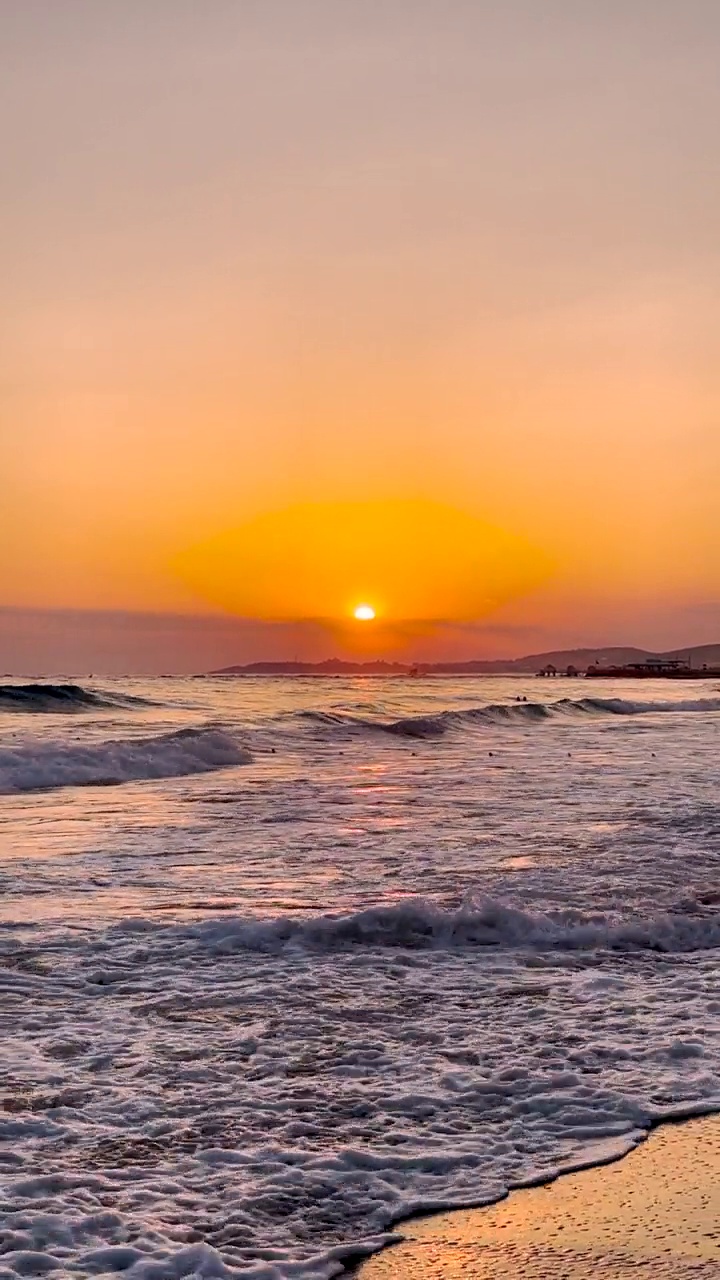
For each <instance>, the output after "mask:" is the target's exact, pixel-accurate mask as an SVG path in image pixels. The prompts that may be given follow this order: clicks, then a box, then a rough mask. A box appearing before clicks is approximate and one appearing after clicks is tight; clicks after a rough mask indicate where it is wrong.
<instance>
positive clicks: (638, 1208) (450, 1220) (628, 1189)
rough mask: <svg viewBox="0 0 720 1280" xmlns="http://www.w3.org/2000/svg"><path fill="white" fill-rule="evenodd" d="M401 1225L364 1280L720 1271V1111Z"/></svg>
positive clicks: (616, 1279) (676, 1276)
mask: <svg viewBox="0 0 720 1280" xmlns="http://www.w3.org/2000/svg"><path fill="white" fill-rule="evenodd" d="M401 1230H402V1232H403V1235H404V1236H405V1241H404V1242H403V1243H402V1244H399V1245H395V1246H392V1247H391V1248H388V1249H386V1250H385V1251H384V1252H383V1253H380V1254H376V1255H375V1257H373V1258H370V1259H368V1261H367V1262H366V1263H365V1264H364V1265H363V1266H362V1267H361V1268H360V1270H359V1272H358V1280H498V1277H503V1280H590V1278H591V1277H592V1280H649V1278H650V1277H652V1280H690V1278H691V1277H692V1280H710V1277H712V1278H713V1280H718V1278H719V1277H720V1118H716V1117H712V1118H710V1119H702V1120H691V1121H688V1122H687V1123H685V1124H677V1125H663V1126H662V1127H661V1128H659V1129H656V1130H655V1131H654V1132H653V1133H652V1134H651V1135H650V1137H649V1138H648V1139H647V1141H646V1142H644V1143H643V1144H642V1145H641V1146H640V1147H638V1148H636V1150H634V1151H632V1152H631V1153H630V1155H628V1156H626V1157H625V1158H624V1159H623V1160H620V1161H618V1162H617V1163H615V1164H611V1165H604V1166H602V1167H600V1168H595V1169H588V1170H585V1171H583V1172H582V1173H573V1174H568V1175H567V1176H565V1177H562V1178H558V1179H557V1181H556V1182H553V1183H551V1184H549V1185H547V1186H544V1187H535V1188H532V1189H529V1190H524V1191H515V1192H513V1193H512V1194H511V1195H510V1196H509V1197H508V1198H507V1199H506V1200H503V1201H501V1202H500V1203H499V1204H496V1205H491V1206H490V1207H488V1208H486V1209H467V1210H453V1211H452V1212H450V1213H443V1214H437V1215H433V1216H431V1217H426V1218H418V1219H413V1220H411V1221H409V1222H407V1223H405V1224H404V1225H403V1226H402V1228H401Z"/></svg>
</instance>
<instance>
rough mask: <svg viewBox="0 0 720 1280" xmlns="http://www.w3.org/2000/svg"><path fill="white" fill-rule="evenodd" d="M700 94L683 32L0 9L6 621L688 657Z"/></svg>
mask: <svg viewBox="0 0 720 1280" xmlns="http://www.w3.org/2000/svg"><path fill="white" fill-rule="evenodd" d="M719 58H720V9H718V7H717V5H715V4H712V3H710V2H709V0H708V2H707V3H705V2H703V0H686V3H685V4H684V5H682V6H680V5H678V4H676V3H674V0H673V2H672V3H671V2H670V0H668V2H667V3H664V2H663V0H653V2H652V3H651V2H650V0H647V3H646V2H645V0H622V3H621V2H620V0H603V3H600V2H599V0H598V2H597V3H594V2H592V0H579V2H578V3H577V4H575V5H572V6H570V5H568V4H567V2H566V0H562V2H561V0H545V2H544V3H543V4H542V5H539V4H537V3H536V2H535V0H508V3H507V4H503V5H498V4H496V3H490V2H489V0H488V3H485V2H484V0H445V2H444V3H440V0H437V2H435V0H432V2H429V0H414V2H413V3H410V0H406V2H405V3H398V2H397V0H387V2H386V3H383V4H380V3H378V4H375V3H368V4H366V5H365V4H364V5H357V4H354V3H350V2H349V0H348V3H345V2H343V0H264V2H263V3H262V4H259V3H258V4H255V3H247V4H245V3H242V4H240V3H236V2H234V0H215V2H214V3H213V4H209V5H203V6H200V5H197V4H193V3H190V2H189V0H154V3H153V4H152V5H144V4H135V3H127V0H103V2H102V3H101V4H91V3H88V2H87V0H64V2H63V4H62V5H58V4H56V3H54V0H23V3H22V4H21V3H19V2H18V3H17V4H14V5H13V4H9V5H5V6H3V8H2V13H0V64H1V65H0V73H1V74H2V81H3V85H4V94H5V110H4V112H3V113H2V123H1V124H0V133H1V134H2V137H1V138H0V141H1V142H2V150H3V156H4V157H5V159H4V163H3V175H2V184H3V192H2V210H3V213H2V218H3V235H2V237H1V238H0V273H1V278H2V281H3V288H2V294H1V296H0V386H1V387H2V408H1V416H0V468H1V473H2V474H1V478H0V484H1V486H2V488H1V490H0V522H1V525H0V533H1V534H2V538H1V540H0V604H2V605H9V606H17V607H31V608H48V607H49V608H58V609H82V610H103V609H121V610H129V611H138V612H142V611H152V612H154V613H158V612H160V613H162V612H163V611H167V612H168V613H184V614H203V613H207V612H208V611H211V610H216V611H222V610H229V611H230V612H234V613H236V614H239V615H241V616H250V617H256V618H263V619H266V620H270V621H276V620H277V619H284V620H285V621H287V620H290V621H292V620H293V619H300V620H306V621H307V620H309V621H310V622H317V621H318V620H319V621H320V623H321V624H322V626H325V624H327V628H326V632H325V633H324V635H325V638H324V639H323V640H322V642H318V646H319V647H318V656H324V655H325V651H326V650H327V648H328V646H330V648H332V643H333V636H334V634H335V633H334V631H333V627H336V628H337V626H340V624H342V626H343V627H344V625H345V622H344V620H345V618H346V617H347V616H348V613H349V612H351V607H352V604H353V602H355V603H357V600H356V595H357V593H358V592H361V593H362V595H363V596H367V597H368V599H371V598H372V599H371V603H373V604H375V603H377V604H378V605H379V606H381V612H382V613H383V614H384V615H385V617H386V620H387V619H392V620H393V626H394V628H395V632H394V634H393V635H390V633H389V632H388V631H387V628H386V631H385V632H384V633H382V640H381V630H380V629H379V628H378V629H377V630H376V632H375V633H374V634H375V635H376V637H377V643H378V645H379V646H380V647H381V648H382V647H390V648H392V649H393V652H394V651H395V650H396V649H397V647H398V645H400V646H401V647H402V645H403V644H405V648H406V649H408V652H409V651H410V649H412V648H413V646H414V647H415V648H417V646H418V644H420V643H421V642H420V641H419V640H418V637H417V633H416V632H415V631H413V629H412V626H410V631H408V630H407V628H405V629H404V630H403V626H404V624H405V623H407V624H413V625H414V624H415V623H416V622H418V621H422V622H423V628H424V629H423V632H422V635H423V639H422V645H426V647H427V646H429V647H430V648H432V651H433V653H434V654H435V655H436V656H439V655H437V650H438V645H439V647H440V650H441V651H443V652H447V653H448V655H450V654H452V656H458V655H459V654H460V655H461V656H472V655H473V654H474V653H476V652H478V653H479V652H482V653H488V652H498V651H500V652H502V651H505V649H507V648H508V645H509V640H508V636H509V635H510V634H511V633H512V634H514V635H516V636H517V637H522V635H523V634H524V633H525V632H527V633H528V634H529V633H530V632H532V633H533V634H538V635H539V634H542V635H543V636H545V638H546V640H547V641H548V645H549V644H550V643H552V640H553V637H554V636H556V637H557V638H558V640H560V639H562V642H568V641H570V642H571V641H572V639H573V636H576V638H577V640H578V642H584V641H585V640H587V639H588V636H587V628H588V626H590V625H591V626H592V628H594V631H593V635H594V638H595V640H597V642H601V641H603V640H604V639H605V638H608V639H611V638H614V639H619V638H622V639H626V640H627V641H628V642H638V643H643V644H647V645H653V644H658V645H660V643H661V642H662V640H663V638H667V636H668V635H669V634H670V632H671V631H672V626H673V619H677V618H682V619H685V620H687V624H686V627H685V630H686V638H687V641H688V642H692V641H693V640H695V639H698V640H701V639H708V638H710V637H709V636H708V635H707V634H706V631H707V626H708V625H709V624H708V619H710V620H711V622H712V620H713V619H715V618H717V622H718V625H717V632H718V638H720V607H718V602H720V536H718V533H717V523H718V521H717V510H718V506H720V504H719V503H718V493H719V491H720V424H719V413H720V358H719V357H720V269H719V262H720V255H719V253H718V241H717V227H718V225H719V216H720V209H719V208H718V205H719V199H718V197H719V194H720V189H719V181H720V180H719V178H718V168H717V163H716V149H717V120H718V119H720V78H718V76H717V66H718V60H719ZM357 504H365V506H364V507H363V510H364V513H365V514H364V516H363V518H362V520H361V521H360V523H359V524H358V525H357V528H358V529H359V528H361V527H362V529H363V531H364V532H363V533H362V535H358V537H359V538H360V542H361V550H362V547H364V548H365V551H367V546H368V545H372V546H375V547H377V546H378V545H380V544H381V543H382V542H383V540H384V541H385V542H387V543H388V544H389V546H388V551H389V554H388V558H387V560H383V567H382V570H381V568H380V567H378V569H377V573H376V577H375V578H374V579H373V577H372V564H373V563H375V564H376V565H377V566H380V559H382V557H381V558H380V559H379V558H378V556H377V555H376V556H375V560H374V561H372V557H370V558H368V556H367V555H366V556H365V560H364V561H363V560H362V556H363V555H364V554H365V551H362V554H361V552H357V554H356V552H355V551H354V550H353V549H352V546H351V545H350V543H349V542H348V537H350V534H349V533H348V528H349V526H348V524H347V519H349V517H348V515H347V513H348V512H351V511H355V512H356V513H357V511H358V510H359V509H360V508H358V506H357ZM408 504H409V506H408ZM413 504H415V505H414V506H413ZM410 507H413V510H414V511H415V513H416V516H417V513H418V512H425V516H423V517H422V520H424V522H425V523H424V530H425V531H424V533H423V534H422V536H421V534H420V533H419V532H418V528H419V527H418V526H413V529H411V530H410V533H409V532H408V526H407V521H405V525H403V521H404V520H405V517H404V516H402V514H400V515H398V513H402V512H403V511H405V512H407V511H408V510H409V509H410ZM333 511H334V513H335V514H334V515H333ZM440 511H442V512H444V513H445V515H442V516H439V515H438V512H440ZM298 512H301V513H302V512H304V513H305V516H304V517H303V516H301V515H300V516H299V515H298ZM342 512H345V516H343V515H342ZM373 512H374V513H375V514H374V515H373ZM393 512H394V514H392V513H393ZM293 513H294V514H293ZM338 513H340V514H338ZM383 513H384V514H383ZM448 513H451V514H448ZM346 517H347V518H346ZM353 518H354V517H353ZM413 518H415V517H413ZM302 519H305V520H306V525H305V534H304V533H303V529H302V527H301V523H298V521H299V520H300V521H302ZM257 521H261V522H262V521H270V524H269V526H268V525H267V524H265V525H263V524H262V523H261V525H260V526H259V527H261V528H263V529H265V531H266V532H267V531H268V529H269V534H268V542H267V545H266V549H265V552H264V553H263V557H262V558H261V560H260V561H258V558H257V556H255V559H254V561H253V564H254V568H253V567H252V565H251V563H250V561H251V559H252V557H250V559H248V556H249V552H248V537H249V536H250V534H249V532H248V530H250V531H252V529H255V530H256V531H257V528H258V525H257V523H255V524H253V522H257ZM333 521H335V524H333ZM438 522H439V523H438ZM351 523H352V521H351ZM403 530H404V532H403ZM413 530H414V531H413ZM463 530H464V531H465V532H463ZM343 531H344V532H343ZM411 534H412V536H410V535H411ZM436 534H437V537H435V535H436ZM403 539H405V541H404V542H403ZM408 539H410V540H409V541H408ZM431 545H432V547H433V548H434V551H433V552H432V554H431V552H430V550H429V548H430V546H431ZM403 546H404V547H405V552H404V553H403V554H404V557H405V558H404V560H403V556H402V555H401V554H400V548H401V547H403ZM409 546H412V548H413V554H411V553H410V552H409V551H408V550H407V548H408V547H409ZM501 546H502V548H503V550H499V548H500V547H501ZM420 549H422V557H421V558H420V560H419V561H418V555H416V554H415V552H418V554H419V550H420ZM301 550H302V554H303V556H304V558H303V562H302V573H301V574H300V575H299V574H298V569H297V563H298V555H299V554H300V551H301ZM223 557H224V559H223ZM361 561H362V573H361V571H360V567H359V566H360V562H361ZM491 561H492V564H491ZM345 564H347V565H348V581H347V584H346V588H347V589H346V591H345V584H344V582H343V566H344V565H345ZM389 564H392V565H394V566H395V567H394V568H393V569H392V571H390V569H389V568H388V565H389ZM403 565H405V566H406V567H407V572H404V570H403ZM419 565H422V566H424V570H423V569H422V568H420V567H419ZM353 566H354V567H353ZM253 575H254V577H253ZM353 575H355V578H358V580H357V581H356V580H355V578H354V576H353ZM368 575H369V576H368ZM360 577H361V578H362V581H360V580H359V578H360ZM410 579H411V580H412V581H409V580H410ZM323 584H324V585H323ZM328 584H330V585H328ZM375 597H377V601H376V599H375ZM406 615H407V616H406ZM410 615H413V616H410ZM415 615H417V616H415ZM590 618H592V623H591V624H590V622H589V621H588V620H589V619H590ZM458 620H460V621H462V624H463V628H464V630H462V631H461V632H460V633H458V632H457V630H456V629H455V630H454V629H453V627H452V626H451V627H450V628H449V629H448V626H447V625H446V624H448V623H450V624H452V623H454V622H455V621H458ZM698 620H702V621H698ZM472 622H476V623H477V627H476V628H475V629H473V627H472V626H468V623H472ZM401 624H402V625H401ZM431 624H436V625H435V631H434V639H433V638H432V635H431V632H432V625H431ZM1 625H2V624H1V623H0V626H1ZM684 625H685V624H684ZM398 628H399V629H398ZM503 628H505V631H504V630H503ZM508 628H509V629H510V630H509V631H508V630H507V629H508ZM573 628H574V630H573ZM513 629H514V630H513ZM620 631H622V636H620V635H619V632H620ZM248 634H250V632H248ZM252 634H253V635H256V632H253V633H252ZM352 634H354V633H352V632H351V633H349V634H345V632H343V637H342V642H343V644H345V645H350V647H352ZM673 634H674V633H673ZM458 635H459V636H460V638H458ZM408 636H411V639H407V637H408ZM367 637H368V632H367V631H365V632H363V639H362V644H361V647H362V648H363V649H364V648H366V647H367V644H368V639H367ZM442 637H446V639H444V640H443V638H442ZM683 638H685V637H683ZM406 641H407V643H406ZM678 642H680V641H679V639H678ZM254 643H257V645H258V646H259V650H262V642H261V641H260V640H256V641H255V642H254ZM443 645H445V649H444V650H443ZM518 646H519V647H520V649H522V647H523V641H522V639H521V638H518V639H517V642H516V643H515V642H513V644H512V645H511V647H512V648H513V650H514V651H517V650H518ZM251 648H252V646H251ZM311 648H312V645H311ZM313 651H314V650H313ZM321 651H322V652H321ZM246 656H258V657H261V656H262V652H261V651H258V652H257V653H253V654H250V655H246ZM420 656H422V655H420Z"/></svg>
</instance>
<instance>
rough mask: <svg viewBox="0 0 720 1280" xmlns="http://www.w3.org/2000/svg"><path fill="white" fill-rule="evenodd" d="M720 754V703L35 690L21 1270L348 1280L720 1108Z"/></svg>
mask: <svg viewBox="0 0 720 1280" xmlns="http://www.w3.org/2000/svg"><path fill="white" fill-rule="evenodd" d="M523 698H527V699H528V701H527V702H525V701H518V699H523ZM719 761H720V687H718V685H717V684H714V683H713V682H707V683H705V682H703V683H698V684H693V685H687V684H671V683H668V682H663V681H658V682H643V683H642V684H633V683H631V682H618V683H617V684H612V683H608V682H605V681H603V682H602V683H600V682H597V683H595V682H590V681H584V680H572V681H563V680H554V681H540V680H536V679H518V678H513V679H500V678H472V679H463V680H452V679H445V678H435V679H427V680H425V679H420V680H410V679H397V680H393V679H372V678H355V679H322V680H321V679H291V680H288V679H255V680H251V679H200V680H191V679H182V680H181V679H166V680H152V681H138V680H85V681H80V682H77V683H76V682H69V681H65V680H58V681H56V682H54V683H53V684H50V683H49V682H44V683H43V686H42V687H36V688H29V689H28V688H21V687H20V686H19V683H18V682H15V683H12V684H11V683H6V684H5V685H4V686H3V687H2V688H1V689H0V889H1V890H2V897H1V900H0V1017H1V1020H2V1021H1V1035H0V1280H12V1278H14V1277H15V1276H17V1275H27V1274H46V1275H50V1276H61V1275H73V1276H77V1275H94V1274H98V1273H111V1272H115V1271H124V1272H125V1274H126V1275H128V1276H129V1277H132V1278H133V1280H135V1278H136V1277H138V1278H139V1277H143V1278H146V1277H147V1278H150V1277H152V1278H156V1280H164V1278H165V1277H180V1276H195V1275H199V1276H220V1277H232V1276H243V1277H253V1278H255V1280H259V1278H260V1277H267V1278H269V1277H275V1278H277V1280H285V1277H303V1278H307V1280H309V1278H310V1277H312V1278H313V1280H320V1278H321V1277H322V1278H325V1277H330V1276H333V1275H336V1274H339V1272H340V1271H341V1270H342V1268H343V1262H344V1261H345V1262H349V1261H350V1260H352V1259H353V1258H356V1257H357V1256H358V1255H360V1254H362V1253H363V1252H366V1251H369V1250H372V1249H374V1248H377V1247H379V1246H380V1245H381V1244H382V1243H383V1242H385V1241H387V1240H389V1239H392V1238H393V1229H395V1230H396V1229H397V1227H396V1224H397V1223H398V1222H400V1221H401V1220H402V1218H403V1217H404V1216H406V1215H408V1214H409V1213H411V1212H413V1211H416V1210H421V1209H428V1208H433V1207H441V1206H442V1207H444V1206H448V1205H465V1204H477V1203H482V1202H485V1201H488V1200H491V1199H494V1198H496V1197H498V1196H501V1195H503V1194H504V1193H505V1192H506V1191H507V1189H508V1188H510V1187H513V1186H517V1185H521V1184H523V1183H527V1182H532V1181H533V1180H536V1179H538V1178H543V1177H547V1176H549V1175H551V1174H552V1173H554V1172H556V1171H558V1170H561V1169H565V1168H577V1167H580V1166H582V1165H583V1164H587V1163H594V1162H597V1161H601V1160H604V1159H608V1158H611V1157H613V1156H614V1155H617V1154H618V1153H621V1152H623V1151H626V1150H628V1149H629V1148H630V1147H632V1146H633V1145H634V1144H635V1143H637V1142H638V1141H639V1140H640V1139H641V1138H642V1136H643V1134H644V1133H645V1132H646V1131H647V1129H648V1128H649V1127H650V1126H651V1125H653V1124H654V1123H657V1122H658V1121H660V1120H662V1119H663V1118H667V1117H672V1116H682V1115H687V1114H693V1113H696V1112H702V1111H706V1110H713V1109H720V1037H719V1034H718V1033H719V1031H720V986H719V985H718V976H719V973H718V959H719V958H720V791H719V788H718V781H719V769H720V765H719Z"/></svg>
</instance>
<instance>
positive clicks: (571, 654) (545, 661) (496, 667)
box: [208, 644, 720, 676]
mask: <svg viewBox="0 0 720 1280" xmlns="http://www.w3.org/2000/svg"><path fill="white" fill-rule="evenodd" d="M646 658H682V659H684V660H685V661H688V662H689V663H690V665H691V666H693V667H701V666H702V665H703V664H707V665H708V666H720V644H701V645H691V646H689V647H688V648H684V649H671V650H667V651H666V652H664V653H658V652H657V651H655V650H652V649H638V648H634V647H632V646H623V645H605V646H603V645H599V646H597V647H596V648H583V649H551V650H548V651H547V652H545V653H530V654H526V655H525V656H524V657H521V658H493V659H482V658H477V659H470V660H468V661H466V662H416V663H413V662H388V661H386V660H385V659H381V658H378V659H371V660H369V661H366V662H354V661H352V660H348V659H344V658H326V659H325V660H324V661H322V662H298V661H293V662H250V663H245V664H234V665H232V666H229V667H220V668H219V669H218V670H215V671H211V672H209V673H208V674H209V675H213V676H235V675H237V676H243V675H244V676H282V675H318V676H322V675H408V674H409V673H410V672H411V671H412V672H417V673H418V674H419V675H458V676H460V675H528V674H530V675H532V674H534V673H535V672H537V671H539V670H541V669H542V668H543V667H547V666H550V665H552V666H554V667H557V668H558V670H559V671H562V670H563V669H567V668H568V667H575V668H577V669H578V670H579V671H584V670H585V669H586V668H587V667H588V666H590V665H591V664H592V663H595V662H599V663H600V664H601V665H603V666H604V665H622V664H624V663H627V662H643V661H644V660H645V659H646Z"/></svg>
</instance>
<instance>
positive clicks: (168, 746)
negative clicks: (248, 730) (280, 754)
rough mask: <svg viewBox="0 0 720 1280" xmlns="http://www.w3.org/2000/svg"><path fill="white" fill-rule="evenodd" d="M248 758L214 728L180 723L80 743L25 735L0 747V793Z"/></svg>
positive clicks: (178, 772) (187, 770)
mask: <svg viewBox="0 0 720 1280" xmlns="http://www.w3.org/2000/svg"><path fill="white" fill-rule="evenodd" d="M251 759H252V757H251V755H250V752H249V751H247V750H246V749H245V748H244V747H242V746H241V745H240V744H239V743H238V742H237V741H236V740H235V738H233V737H231V736H230V735H229V734H227V733H223V732H221V731H220V730H218V729H180V730H177V731H176V732H174V733H164V734H159V735H158V736H156V737H150V738H124V739H116V740H110V741H105V742H93V743H87V744H84V745H79V744H78V743H63V742H27V741H26V742H22V743H20V744H18V745H17V746H15V747H3V748H2V749H0V794H4V795H8V794H12V793H13V792H23V791H40V790H50V789H53V788H55V787H81V786H85V787H88V786H94V787H100V786H111V785H113V784H118V783H122V782H137V781H142V780H143V779H151V778H174V777H182V776H183V775H185V774H192V773H207V772H209V771H210V770H212V769H222V768H225V767H227V766H228V765H240V764H248V763H249V762H250V760H251Z"/></svg>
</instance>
